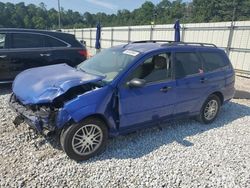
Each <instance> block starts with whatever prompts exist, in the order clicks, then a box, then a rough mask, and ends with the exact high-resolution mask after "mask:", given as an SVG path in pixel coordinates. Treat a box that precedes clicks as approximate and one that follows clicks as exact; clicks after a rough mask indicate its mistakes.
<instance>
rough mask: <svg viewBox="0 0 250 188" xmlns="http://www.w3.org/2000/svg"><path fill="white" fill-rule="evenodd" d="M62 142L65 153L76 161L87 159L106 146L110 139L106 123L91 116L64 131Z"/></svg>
mask: <svg viewBox="0 0 250 188" xmlns="http://www.w3.org/2000/svg"><path fill="white" fill-rule="evenodd" d="M61 134H62V135H61V137H60V142H61V146H62V148H63V150H64V151H65V153H66V154H67V155H68V156H69V157H70V158H71V159H74V160H76V161H82V160H87V159H89V158H91V157H93V156H95V155H97V154H99V153H100V152H102V151H103V150H104V148H105V145H106V143H107V139H108V131H107V127H106V125H105V124H104V123H103V122H102V121H100V120H99V119H96V118H89V119H86V120H84V121H82V122H81V123H79V124H74V125H71V126H70V127H68V128H65V130H64V131H62V133H61Z"/></svg>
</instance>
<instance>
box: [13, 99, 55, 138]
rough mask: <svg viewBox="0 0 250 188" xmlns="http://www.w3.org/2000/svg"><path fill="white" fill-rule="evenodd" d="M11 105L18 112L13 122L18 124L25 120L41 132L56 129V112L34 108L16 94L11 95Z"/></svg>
mask: <svg viewBox="0 0 250 188" xmlns="http://www.w3.org/2000/svg"><path fill="white" fill-rule="evenodd" d="M9 105H10V107H11V108H12V110H13V111H15V112H16V114H17V117H16V119H15V120H14V122H13V123H14V124H15V125H16V126H18V125H19V124H21V123H22V122H23V121H24V122H25V123H27V124H28V125H29V126H30V127H31V128H33V129H35V130H36V131H37V132H38V133H40V134H43V133H44V132H45V131H54V130H55V125H54V118H53V117H54V115H55V114H54V113H50V112H44V111H43V112H41V111H36V110H32V109H31V107H30V106H25V105H23V104H22V103H21V102H20V101H19V100H18V99H17V98H16V97H15V95H14V94H12V95H11V97H10V100H9Z"/></svg>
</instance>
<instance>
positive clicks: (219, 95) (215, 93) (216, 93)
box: [211, 91, 224, 105]
mask: <svg viewBox="0 0 250 188" xmlns="http://www.w3.org/2000/svg"><path fill="white" fill-rule="evenodd" d="M211 95H216V96H217V97H219V99H220V102H221V105H223V103H224V96H223V94H222V93H221V92H220V91H216V92H213V93H212V94H211Z"/></svg>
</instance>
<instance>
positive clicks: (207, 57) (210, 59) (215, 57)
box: [200, 52, 228, 72]
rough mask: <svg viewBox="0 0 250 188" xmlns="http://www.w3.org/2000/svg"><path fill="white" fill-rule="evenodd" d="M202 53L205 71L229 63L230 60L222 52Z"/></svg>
mask: <svg viewBox="0 0 250 188" xmlns="http://www.w3.org/2000/svg"><path fill="white" fill-rule="evenodd" d="M200 54H201V57H202V58H203V62H204V63H203V67H204V71H205V72H209V71H213V70H216V69H219V68H221V67H224V66H227V65H228V62H227V61H226V60H225V58H223V57H222V55H221V54H220V53H215V52H200Z"/></svg>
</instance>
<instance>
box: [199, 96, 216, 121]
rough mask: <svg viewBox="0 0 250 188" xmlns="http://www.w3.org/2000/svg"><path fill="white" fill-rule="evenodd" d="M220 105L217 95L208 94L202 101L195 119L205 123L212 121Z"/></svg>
mask: <svg viewBox="0 0 250 188" xmlns="http://www.w3.org/2000/svg"><path fill="white" fill-rule="evenodd" d="M220 107H221V102H220V99H219V97H218V96H217V95H210V96H209V97H208V99H207V100H206V101H205V102H204V104H203V106H202V108H201V111H200V115H199V116H198V117H197V119H198V120H199V121H200V122H202V123H205V124H208V123H212V122H213V121H214V120H215V119H216V117H217V115H218V113H219V111H220Z"/></svg>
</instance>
